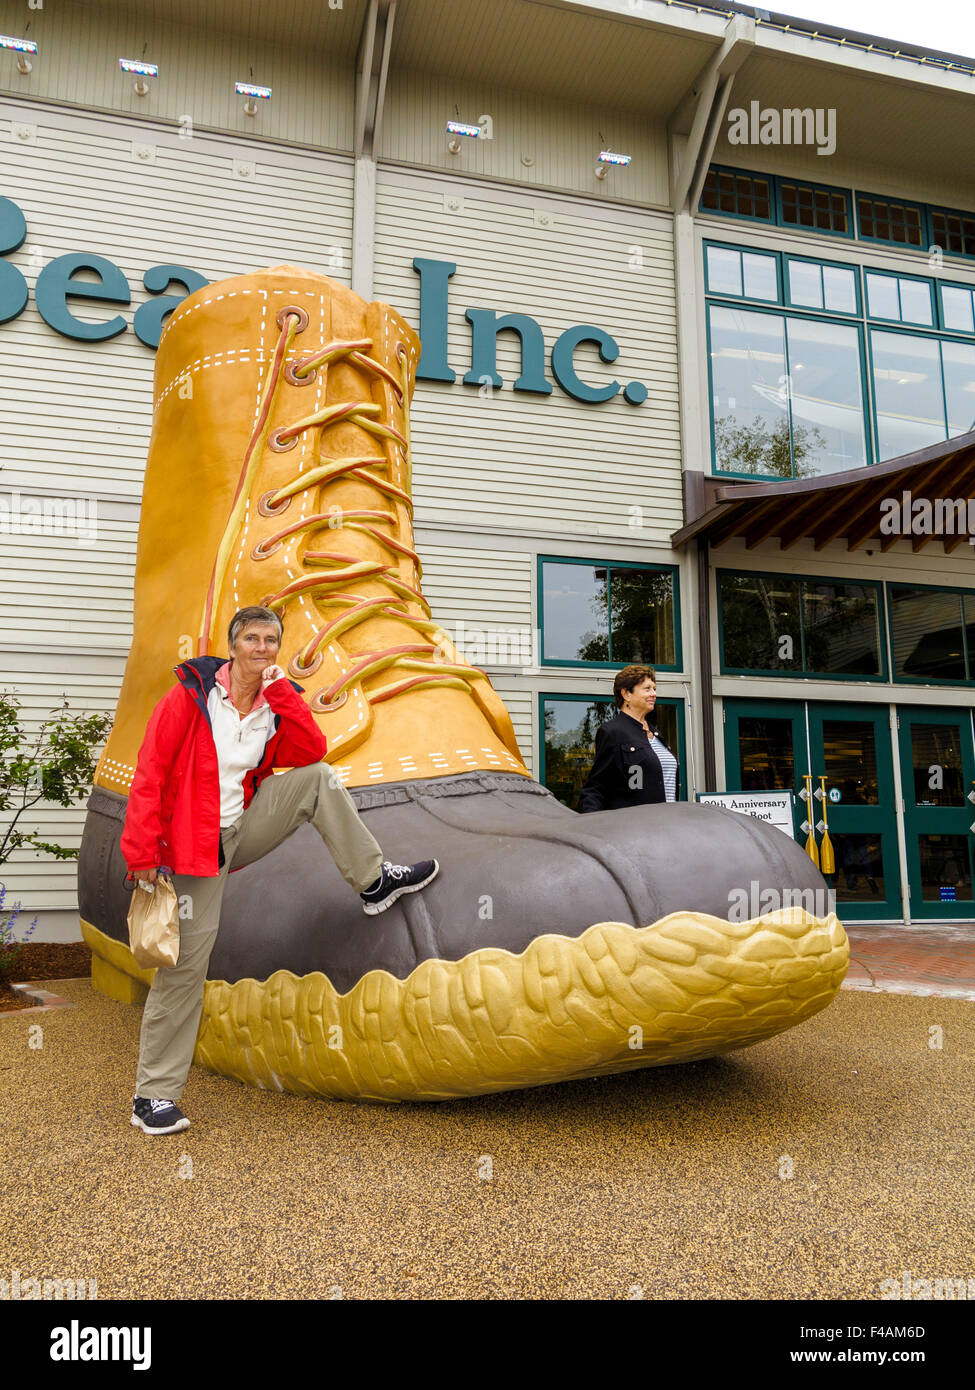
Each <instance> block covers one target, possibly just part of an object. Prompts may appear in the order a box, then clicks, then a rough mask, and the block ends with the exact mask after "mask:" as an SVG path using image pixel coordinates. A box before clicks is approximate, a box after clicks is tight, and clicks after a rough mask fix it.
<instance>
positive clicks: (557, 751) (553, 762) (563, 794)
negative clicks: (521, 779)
mask: <svg viewBox="0 0 975 1390" xmlns="http://www.w3.org/2000/svg"><path fill="white" fill-rule="evenodd" d="M539 711H540V718H541V725H542V739H541V748H542V767H541V781H542V784H543V785H544V786H546V787H548V789H549V791H550V792H552V794H553V795H554V796H556V797H558V799H559V801H561V802H563V803H564V804H565V805H566V806H569V807H570V808H571V809H572V810H573V811H576V810H578V808H579V793H580V792H581V791H582V786H583V783H584V782H585V781H586V778H587V777H588V776H589V771H590V769H591V767H592V760H593V757H594V756H595V752H596V730H597V729H598V728H599V726H600V724H602V723H603V721H604V720H606V719H610V718H612V716H613V715H614V714H615V713H616V707H615V705H614V703H613V700H612V697H606V696H598V695H540V696H539ZM652 723H653V724H655V725H656V727H657V728H658V729H659V731H660V736H661V738H662V739H663V741H664V743H666V745H667V747H668V748H669V749H671V751H672V752H673V753H674V754H675V756H676V758H677V762H678V765H679V767H678V774H679V782H678V786H677V799H678V801H685V800H686V799H687V769H686V761H685V752H684V704H683V701H681V700H663V699H658V700H657V703H656V705H655V706H654V711H653V715H652Z"/></svg>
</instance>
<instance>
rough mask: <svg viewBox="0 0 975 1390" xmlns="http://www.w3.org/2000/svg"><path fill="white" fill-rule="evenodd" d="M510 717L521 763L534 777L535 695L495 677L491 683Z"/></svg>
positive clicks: (519, 686)
mask: <svg viewBox="0 0 975 1390" xmlns="http://www.w3.org/2000/svg"><path fill="white" fill-rule="evenodd" d="M491 684H492V685H493V686H494V688H495V690H496V691H497V693H498V694H499V695H500V696H501V698H502V700H503V701H504V703H505V707H506V709H507V711H508V713H509V714H510V715H511V723H512V725H513V727H514V731H515V737H516V738H517V740H518V747H519V749H520V750H521V757H522V761H523V762H524V764H525V766H526V767H527V768H528V771H529V772H530V773H531V775H532V776H533V777H534V776H535V775H536V770H537V769H536V767H535V695H534V694H533V692H532V691H531V690H529V689H527V688H526V687H525V686H524V685H518V684H516V683H515V682H514V681H506V680H504V679H503V678H500V677H496V678H495V679H493V680H492V681H491Z"/></svg>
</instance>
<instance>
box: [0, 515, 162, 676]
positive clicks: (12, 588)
mask: <svg viewBox="0 0 975 1390" xmlns="http://www.w3.org/2000/svg"><path fill="white" fill-rule="evenodd" d="M10 496H11V494H5V493H4V492H3V491H2V490H0V504H2V503H3V502H6V501H8V500H9V498H10ZM25 500H26V494H22V499H21V505H23V504H24V501H25ZM34 500H36V501H37V502H43V501H45V500H47V501H50V500H51V499H49V498H47V499H45V498H42V497H40V496H39V495H35V498H34ZM65 500H68V499H65ZM80 502H81V505H82V506H83V507H84V513H81V512H79V513H78V517H79V525H80V522H81V518H82V516H84V517H85V518H89V519H90V524H91V525H92V528H93V532H94V534H93V535H92V536H91V538H90V539H85V538H84V537H83V536H82V537H81V538H80V540H79V537H75V536H72V535H69V534H60V535H59V534H48V535H43V534H42V535H35V534H24V535H16V534H14V535H7V534H3V535H2V536H0V539H2V542H3V545H2V548H0V564H2V566H3V585H2V589H0V644H2V645H4V646H24V645H26V646H39V647H42V648H49V649H55V650H56V649H59V648H68V649H70V648H71V647H74V646H76V645H77V644H78V643H79V642H81V643H82V644H83V645H85V646H87V645H88V644H89V643H94V644H95V646H96V647H97V649H98V650H99V651H109V650H117V651H118V652H120V653H122V654H124V653H125V652H127V651H128V649H129V645H130V643H131V637H132V580H133V575H134V572H135V549H136V525H137V523H138V513H137V512H136V511H135V509H134V508H133V509H132V514H131V516H129V517H122V518H111V517H104V516H101V517H100V516H99V515H98V504H97V500H96V501H95V502H94V504H93V507H94V511H93V513H92V512H91V511H89V506H91V505H92V504H91V503H89V501H88V499H85V498H84V497H82V498H81V499H80ZM87 524H89V522H88V520H86V521H85V525H87ZM0 530H2V516H0Z"/></svg>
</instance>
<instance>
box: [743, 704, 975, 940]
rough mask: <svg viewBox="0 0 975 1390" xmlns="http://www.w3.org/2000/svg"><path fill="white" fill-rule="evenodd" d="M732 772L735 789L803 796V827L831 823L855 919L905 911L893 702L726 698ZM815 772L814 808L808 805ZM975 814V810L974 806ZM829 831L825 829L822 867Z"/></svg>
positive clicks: (834, 884)
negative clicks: (808, 778) (821, 794)
mask: <svg viewBox="0 0 975 1390" xmlns="http://www.w3.org/2000/svg"><path fill="white" fill-rule="evenodd" d="M725 773H726V779H727V781H726V785H727V787H728V790H729V791H771V790H783V789H788V790H790V791H792V792H794V793H795V802H794V806H795V823H796V824H795V830H796V839H797V841H798V842H799V843H800V844H805V842H806V832H804V831H803V830H802V829H801V824H802V822H803V821H804V820H808V821H809V822H810V823H812V824H814V825H817V826H818V825H819V824H820V823H823V824H824V825H825V826H826V827H828V836H829V843H830V844H831V846H832V850H833V859H834V868H833V870H832V872H830V873H827V874H825V878H826V881H827V883H828V884H829V886H830V887H831V888H832V889H833V890H834V891H835V893H836V901H837V909H838V911H839V912H840V913H841V915H842V916H844V917H846V918H847V919H849V920H858V919H864V918H880V919H886V918H892V917H894V918H896V917H900V916H901V913H902V902H901V891H900V873H899V869H898V859H897V822H896V815H895V808H894V775H893V760H892V757H891V746H890V729H889V715H888V710H887V706H886V705H884V706H876V707H871V706H869V705H867V706H864V705H853V704H826V703H823V704H819V703H813V702H810V703H809V704H808V705H807V704H806V702H804V701H801V700H767V701H765V700H763V701H758V700H726V701H725ZM808 773H811V774H812V779H813V780H812V791H813V793H816V792H817V791H819V790H820V789H821V784H820V780H819V779H820V777H822V778H824V783H823V784H822V786H823V787H824V789H825V792H826V801H825V814H824V805H823V801H822V800H820V799H819V798H814V800H813V801H812V803H811V807H812V809H811V810H809V809H807V807H806V804H805V803H804V802H803V801H802V800H801V799H800V796H799V793H800V792H801V791H802V789H803V786H804V783H803V777H804V776H805V775H806V774H808ZM972 809H973V812H975V807H973V808H972ZM823 840H824V834H823V832H822V831H821V830H819V829H818V828H817V830H816V843H817V846H818V847H819V850H820V861H821V863H822V844H823Z"/></svg>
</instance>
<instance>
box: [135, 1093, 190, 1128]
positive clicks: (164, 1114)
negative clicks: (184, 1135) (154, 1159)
mask: <svg viewBox="0 0 975 1390" xmlns="http://www.w3.org/2000/svg"><path fill="white" fill-rule="evenodd" d="M132 1123H133V1124H134V1125H135V1126H136V1128H137V1129H141V1130H143V1131H144V1133H146V1134H175V1133H176V1131H177V1130H178V1129H186V1128H187V1126H188V1125H189V1120H188V1119H187V1118H186V1116H185V1115H184V1114H183V1112H182V1110H180V1109H179V1107H178V1106H177V1105H176V1104H175V1103H174V1102H173V1101H171V1100H156V1099H155V1098H154V1097H153V1098H149V1097H146V1096H135V1097H134V1098H133V1101H132Z"/></svg>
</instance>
